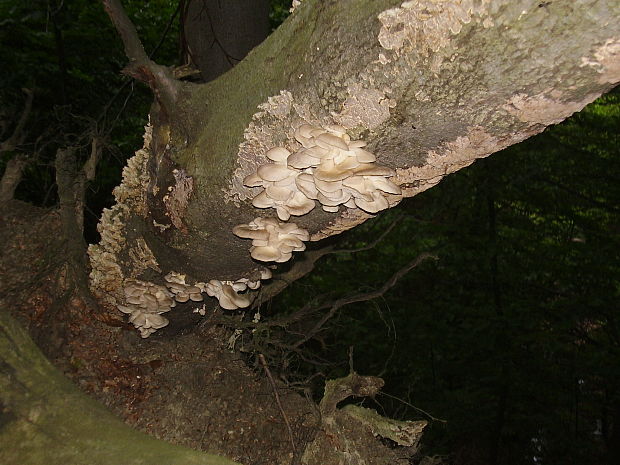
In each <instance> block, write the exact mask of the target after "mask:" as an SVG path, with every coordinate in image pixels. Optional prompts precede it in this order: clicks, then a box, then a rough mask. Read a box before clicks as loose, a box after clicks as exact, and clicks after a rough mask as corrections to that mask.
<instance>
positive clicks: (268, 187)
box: [243, 147, 314, 221]
mask: <svg viewBox="0 0 620 465" xmlns="http://www.w3.org/2000/svg"><path fill="white" fill-rule="evenodd" d="M290 154H291V152H289V151H288V150H286V149H285V148H283V147H275V148H273V149H271V150H269V151H268V152H267V153H266V156H267V158H269V159H270V160H272V161H273V162H274V163H268V164H266V165H261V166H259V167H258V170H257V172H256V173H254V174H251V175H250V176H248V177H246V178H245V179H244V180H243V183H244V184H245V185H246V186H249V187H263V188H264V190H263V191H262V192H261V193H260V194H258V195H257V196H256V197H254V199H253V200H252V205H254V206H255V207H256V208H275V209H276V212H277V213H278V218H280V219H281V220H282V221H286V220H288V219H289V218H290V216H291V215H295V216H301V215H305V214H306V213H308V212H310V211H311V210H312V209H313V208H314V201H312V200H310V199H308V197H306V196H305V195H304V194H303V192H301V191H300V190H299V188H298V187H297V184H296V183H295V180H296V179H297V176H298V175H299V174H300V171H299V170H296V169H293V168H290V167H289V166H287V164H286V160H287V157H288V156H289V155H290Z"/></svg>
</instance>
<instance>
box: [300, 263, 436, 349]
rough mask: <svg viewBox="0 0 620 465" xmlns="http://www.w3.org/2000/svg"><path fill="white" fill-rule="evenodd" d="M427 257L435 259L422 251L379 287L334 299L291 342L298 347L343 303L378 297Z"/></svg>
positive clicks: (312, 335)
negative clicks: (313, 322)
mask: <svg viewBox="0 0 620 465" xmlns="http://www.w3.org/2000/svg"><path fill="white" fill-rule="evenodd" d="M429 258H433V259H435V260H437V257H436V256H434V255H432V254H430V253H426V252H425V253H422V254H420V255H418V256H417V257H416V258H415V259H414V260H412V261H411V262H409V263H408V264H407V265H406V266H404V267H403V268H401V269H400V270H398V271H397V272H396V273H394V274H393V275H392V276H391V277H390V279H388V280H387V281H386V282H385V283H384V284H383V286H381V287H380V288H379V289H377V290H374V291H371V292H366V293H362V294H356V295H353V296H350V297H343V298H342V299H338V300H337V301H335V302H334V303H333V304H331V305H330V306H329V311H328V312H327V313H326V314H325V315H324V316H323V318H321V319H320V320H319V321H318V322H317V323H316V324H315V325H314V327H313V328H312V329H311V330H310V331H308V332H307V333H306V336H305V337H303V338H302V339H300V340H299V341H297V342H295V344H293V347H299V346H300V345H302V344H304V343H306V342H308V341H309V340H310V339H312V338H313V337H314V336H315V335H316V334H317V333H318V332H319V331H320V330H321V328H322V327H323V325H324V324H325V323H326V322H327V321H329V320H330V319H331V318H333V316H334V315H335V314H336V312H337V311H338V310H339V309H341V308H342V307H344V306H345V305H350V304H353V303H358V302H366V301H368V300H372V299H376V298H378V297H381V296H383V295H384V294H385V293H386V292H387V291H388V290H390V289H391V288H392V287H394V285H395V284H396V283H397V282H398V280H399V279H400V278H402V277H403V276H404V275H406V274H407V273H408V272H409V271H411V270H412V269H414V268H415V267H416V266H418V265H419V264H420V263H422V262H423V261H424V260H426V259H429ZM327 307H328V305H327V304H326V305H324V306H321V307H320V308H319V309H317V310H320V309H324V308H327Z"/></svg>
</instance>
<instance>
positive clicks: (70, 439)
mask: <svg viewBox="0 0 620 465" xmlns="http://www.w3.org/2000/svg"><path fill="white" fill-rule="evenodd" d="M0 409H1V410H0V461H1V462H2V463H3V464H5V465H18V464H19V465H23V464H27V465H37V464H45V465H54V464H59V465H72V464H75V465H78V464H85V463H88V464H93V465H96V464H100V465H115V464H118V465H121V464H122V465H130V464H132V465H133V464H135V465H138V464H140V465H147V464H153V465H155V464H157V465H159V464H164V463H165V464H170V465H173V464H184V465H187V464H204V465H227V464H230V465H233V464H234V463H236V462H233V461H231V460H228V459H226V458H223V457H218V456H215V455H209V454H205V453H203V452H198V451H193V450H190V449H186V448H183V447H179V446H174V445H172V444H168V443H165V442H163V441H158V440H156V439H153V438H151V437H149V436H147V435H145V434H143V433H140V432H138V431H136V430H133V429H131V428H129V427H128V426H126V425H125V424H123V423H122V422H121V421H120V420H118V419H117V418H115V417H114V416H113V415H112V414H111V413H110V412H108V411H107V410H106V409H105V408H104V407H103V406H102V405H101V404H99V403H98V402H96V401H94V400H92V399H90V398H88V397H86V395H84V394H83V393H81V392H80V391H78V389H77V388H76V387H75V386H74V385H73V384H71V383H70V382H69V380H68V379H66V378H65V377H64V376H63V375H62V373H60V372H59V371H58V370H57V369H56V368H54V367H53V366H52V365H51V364H50V363H49V362H48V361H47V359H45V357H44V356H43V354H41V352H40V351H39V349H38V348H37V347H36V346H35V345H34V343H33V342H32V341H31V340H30V338H29V337H28V335H27V334H26V332H25V331H24V330H23V329H22V328H21V327H20V326H19V325H18V324H17V323H16V322H15V321H14V320H13V319H11V318H10V316H9V314H8V312H7V311H6V309H4V308H3V309H2V310H1V311H0Z"/></svg>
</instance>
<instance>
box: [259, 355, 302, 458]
mask: <svg viewBox="0 0 620 465" xmlns="http://www.w3.org/2000/svg"><path fill="white" fill-rule="evenodd" d="M258 360H259V361H260V363H261V365H262V366H263V368H264V369H265V373H266V374H267V378H269V382H270V383H271V388H272V389H273V395H274V397H275V398H276V403H277V404H278V408H279V409H280V413H281V414H282V418H284V423H285V424H286V429H287V430H288V437H289V439H290V441H291V447H292V448H293V456H295V454H296V451H297V448H296V447H295V438H294V437H293V429H292V428H291V424H290V423H289V421H288V417H287V416H286V413H285V412H284V408H283V407H282V402H281V401H280V395H279V394H278V389H277V387H276V383H275V381H274V380H273V376H271V371H270V370H269V366H268V365H267V361H266V360H265V356H264V355H263V354H258Z"/></svg>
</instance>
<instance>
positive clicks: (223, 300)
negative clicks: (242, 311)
mask: <svg viewBox="0 0 620 465" xmlns="http://www.w3.org/2000/svg"><path fill="white" fill-rule="evenodd" d="M269 278H271V271H269V270H268V269H264V270H262V271H261V272H260V279H258V280H256V281H251V280H250V279H249V278H241V279H238V280H237V281H218V280H217V279H212V280H211V281H209V282H208V283H207V284H205V283H196V286H199V287H201V288H202V290H203V292H206V293H207V294H208V295H210V296H211V297H215V298H217V300H218V301H219V303H220V307H222V308H224V309H226V310H235V309H237V308H246V307H249V306H250V304H251V303H252V300H253V299H251V298H250V296H249V295H248V294H245V295H240V294H239V293H240V292H245V291H247V290H248V289H250V290H256V289H258V288H259V287H260V282H261V280H262V279H269Z"/></svg>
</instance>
